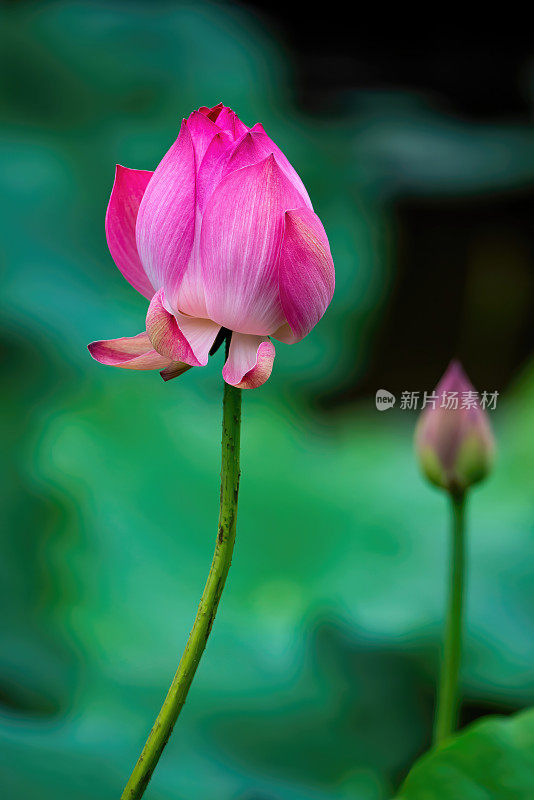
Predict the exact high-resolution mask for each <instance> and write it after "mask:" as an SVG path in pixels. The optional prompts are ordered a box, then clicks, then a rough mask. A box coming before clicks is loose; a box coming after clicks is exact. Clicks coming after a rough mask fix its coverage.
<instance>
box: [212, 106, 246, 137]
mask: <svg viewBox="0 0 534 800" xmlns="http://www.w3.org/2000/svg"><path fill="white" fill-rule="evenodd" d="M217 125H218V126H219V128H222V130H223V131H228V133H230V134H231V135H232V138H233V139H239V138H240V137H241V136H243V134H244V133H246V132H247V131H248V128H247V126H246V125H245V124H244V123H243V122H241V120H240V119H239V117H238V116H237V114H236V113H235V112H234V111H232V109H231V108H228V106H223V107H222V109H221V111H220V113H219V115H218V116H217Z"/></svg>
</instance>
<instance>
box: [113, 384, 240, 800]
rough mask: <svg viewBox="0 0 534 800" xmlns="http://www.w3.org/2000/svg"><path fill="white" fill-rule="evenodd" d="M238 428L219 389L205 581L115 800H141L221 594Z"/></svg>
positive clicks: (234, 400) (233, 409) (230, 542)
mask: <svg viewBox="0 0 534 800" xmlns="http://www.w3.org/2000/svg"><path fill="white" fill-rule="evenodd" d="M240 427H241V389H236V388H235V387H234V386H229V385H228V384H227V383H225V384H224V399H223V428H222V467H221V508H220V514H219V529H218V532H217V541H216V544H215V553H214V555H213V561H212V564H211V569H210V572H209V575H208V580H207V582H206V586H205V588H204V592H203V594H202V598H201V600H200V605H199V607H198V611H197V615H196V618H195V622H194V624H193V628H192V629H191V633H190V634H189V639H188V641H187V645H186V647H185V650H184V653H183V655H182V659H181V661H180V664H179V665H178V669H177V671H176V675H175V676H174V679H173V681H172V683H171V687H170V689H169V691H168V694H167V697H166V698H165V702H164V703H163V706H162V708H161V711H160V712H159V714H158V717H157V719H156V721H155V723H154V727H153V728H152V730H151V731H150V734H149V737H148V739H147V741H146V744H145V746H144V748H143V751H142V753H141V755H140V756H139V760H138V761H137V764H136V765H135V767H134V770H133V772H132V774H131V776H130V780H129V781H128V783H127V784H126V788H125V789H124V792H123V793H122V796H121V800H138V798H140V797H142V796H143V794H144V791H145V789H146V787H147V785H148V782H149V780H150V778H151V777H152V773H153V772H154V769H155V768H156V765H157V763H158V761H159V758H160V756H161V754H162V752H163V748H164V747H165V745H166V744H167V742H168V740H169V737H170V735H171V733H172V729H173V727H174V724H175V722H176V720H177V719H178V715H179V714H180V711H181V710H182V706H183V705H184V703H185V699H186V697H187V693H188V691H189V687H190V686H191V683H192V681H193V678H194V677H195V672H196V670H197V667H198V665H199V662H200V659H201V657H202V653H203V652H204V649H205V647H206V643H207V641H208V636H209V635H210V631H211V627H212V625H213V620H214V619H215V614H216V613H217V606H218V605H219V600H220V599H221V594H222V591H223V589H224V584H225V581H226V576H227V575H228V570H229V569H230V564H231V561H232V552H233V549H234V542H235V531H236V520H237V495H238V491H239V474H240V473H239V443H240Z"/></svg>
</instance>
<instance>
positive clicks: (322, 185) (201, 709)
mask: <svg viewBox="0 0 534 800" xmlns="http://www.w3.org/2000/svg"><path fill="white" fill-rule="evenodd" d="M1 13H2V19H1V37H2V42H1V54H0V57H1V61H2V70H1V106H2V112H3V113H2V119H3V123H2V133H1V146H0V180H1V185H2V191H1V194H0V204H1V207H2V212H1V215H0V224H1V226H2V236H1V241H2V251H3V255H2V269H3V274H2V281H3V305H2V309H3V315H2V316H3V320H2V334H3V335H2V344H3V348H2V351H3V358H2V370H3V392H2V396H1V401H0V402H1V406H2V434H3V446H2V456H3V470H4V472H3V479H2V488H3V492H2V495H3V504H4V508H3V520H4V523H3V525H2V535H1V538H0V548H1V549H0V570H1V578H0V603H1V625H0V740H1V743H0V789H1V791H0V793H1V796H2V798H6V800H26V799H27V798H30V797H39V798H40V799H41V800H48V799H49V798H50V799H51V798H54V800H56V799H57V798H59V797H68V798H70V800H86V799H87V800H89V798H97V797H98V798H116V797H118V796H119V794H120V791H121V789H122V787H123V784H124V782H125V779H126V777H127V775H128V774H129V771H130V769H131V767H132V766H133V763H134V761H135V759H136V757H137V755H138V752H139V750H140V747H141V746H142V744H143V742H144V739H145V737H146V734H147V733H148V730H149V728H150V725H151V724H152V721H153V719H154V716H155V713H156V712H157V710H158V709H159V706H160V704H161V701H162V699H163V696H164V694H165V692H166V689H167V687H168V684H169V682H170V680H171V677H172V675H173V673H174V669H175V667H176V665H177V663H178V659H179V655H180V653H181V650H182V648H183V645H184V643H185V639H186V636H187V633H188V630H189V628H190V625H191V623H192V620H193V617H194V613H195V610H196V605H197V602H198V599H199V596H200V592H201V590H202V587H203V584H204V580H205V576H206V573H207V569H208V566H209V563H210V560H211V555H212V548H213V542H214V535H215V525H216V517H217V512H218V493H219V486H218V472H219V442H220V400H221V377H220V368H221V366H222V365H221V355H220V354H218V355H217V356H216V357H215V358H214V359H212V360H211V361H210V364H209V365H208V367H207V368H206V369H203V370H200V369H199V370H191V371H190V372H189V373H187V374H186V375H185V376H183V377H182V378H181V379H178V380H176V381H173V382H171V383H169V384H164V383H163V382H162V381H161V380H160V378H159V376H158V374H157V373H133V372H126V371H121V370H113V369H108V368H105V367H102V366H100V365H98V364H96V363H95V362H93V361H92V360H91V359H90V357H89V355H88V353H87V350H86V344H87V343H88V342H89V341H91V340H93V339H99V338H108V337H116V336H123V335H132V334H135V333H137V332H138V331H139V330H141V329H142V327H143V320H144V314H145V306H146V303H145V301H144V299H143V298H142V297H141V296H139V295H137V294H136V293H135V292H134V291H133V290H132V289H131V288H130V287H129V286H128V285H127V284H126V282H125V281H124V280H123V278H122V277H121V275H120V273H119V272H118V270H117V269H116V268H115V266H114V264H113V262H112V260H111V257H110V255H109V253H108V251H107V247H106V242H105V236H104V213H105V208H106V204H107V199H108V196H109V192H110V189H111V185H112V180H113V172H114V166H115V163H116V162H119V163H122V164H125V165H127V166H130V167H135V168H144V169H153V168H154V167H155V165H156V164H157V163H158V161H159V160H160V158H161V156H162V154H163V153H164V151H165V150H166V149H167V148H168V146H169V145H170V143H171V142H172V140H173V139H174V137H175V135H176V132H177V130H178V126H179V122H180V119H181V118H182V117H183V116H187V114H188V113H189V112H190V110H191V109H193V108H195V107H198V106H199V105H204V104H206V105H212V104H215V103H217V102H218V101H219V100H222V101H224V103H226V104H228V105H230V106H232V107H233V108H234V109H235V110H236V111H237V112H238V113H239V115H240V116H241V117H242V118H243V119H244V120H245V121H246V122H247V123H249V124H253V123H254V122H256V121H261V122H262V123H263V124H264V126H265V128H266V129H267V131H268V132H269V133H270V134H271V135H272V137H273V138H274V139H275V140H276V141H277V142H278V143H279V145H280V146H281V147H282V148H283V150H284V151H285V152H286V154H287V155H288V157H289V158H290V160H291V161H292V163H293V164H294V165H295V167H296V169H297V170H298V171H299V173H300V174H301V176H302V178H303V180H304V182H305V183H306V185H307V187H308V189H309V191H310V195H311V197H312V200H313V202H314V205H315V208H316V210H317V211H318V213H319V214H320V216H321V218H322V219H323V221H324V224H325V227H326V230H327V232H328V234H329V237H330V241H331V245H332V251H333V254H334V260H335V263H336V269H337V291H336V295H335V297H334V301H333V303H332V306H331V308H330V309H329V311H328V313H327V314H326V316H325V318H324V320H323V321H322V322H321V323H320V325H319V326H318V327H317V328H316V329H315V330H314V331H313V333H312V334H311V335H310V336H309V337H308V338H307V339H306V340H305V341H304V342H303V343H302V344H300V345H299V346H298V347H286V346H284V345H282V344H280V345H277V358H276V361H275V368H274V372H273V376H272V378H271V379H270V381H269V382H268V383H267V384H266V385H265V386H264V387H263V388H262V389H261V390H259V391H254V392H249V393H246V394H245V396H244V433H243V453H242V467H243V475H242V483H241V498H240V518H239V525H238V539H237V546H236V551H235V556H234V563H233V566H232V570H231V573H230V578H229V583H228V586H227V589H226V592H225V595H224V597H223V602H222V606H221V610H220V613H219V616H218V618H217V622H216V624H215V627H214V631H213V635H212V638H211V640H210V643H209V645H208V649H207V653H206V656H205V658H204V661H203V662H202V665H201V667H200V669H199V672H198V675H197V678H196V681H195V683H194V685H193V688H192V690H191V692H190V696H189V699H188V702H187V705H186V707H185V709H184V711H183V714H182V716H181V719H180V722H179V724H178V726H177V728H176V731H175V733H174V735H173V737H172V739H171V741H170V743H169V746H168V748H167V750H166V752H165V755H164V757H163V758H162V760H161V763H160V765H159V767H158V770H157V772H156V774H155V777H154V779H153V781H152V783H151V784H150V788H149V790H148V791H147V794H146V796H147V798H150V799H151V800H175V799H176V798H188V800H201V799H202V800H206V799H208V800H209V798H218V799H220V800H226V799H227V798H228V799H230V798H239V800H300V799H301V798H302V799H303V798H307V799H308V800H309V799H311V798H313V800H322V799H323V798H330V799H331V800H334V798H337V800H342V799H344V798H351V799H352V800H386V799H387V798H389V797H391V795H392V794H393V792H394V791H395V789H396V788H397V787H398V785H399V782H400V781H401V780H402V778H403V776H404V775H405V774H406V771H407V769H408V768H409V766H410V764H411V763H412V762H413V760H414V759H415V758H416V757H417V756H418V755H419V754H420V753H421V752H423V751H424V750H425V748H426V747H427V746H428V744H429V741H430V733H431V725H432V711H433V700H434V685H435V680H436V670H437V659H438V652H439V641H440V635H441V629H442V621H443V620H442V617H443V601H444V588H445V571H446V564H447V550H448V547H447V545H448V537H447V533H448V530H447V527H448V517H447V507H446V502H445V499H444V498H443V497H442V496H441V495H440V494H439V493H438V492H436V491H434V490H432V489H431V488H429V487H428V486H427V485H425V484H424V483H423V481H422V479H421V478H420V476H419V474H418V471H417V467H416V464H415V462H414V457H413V452H412V435H413V428H414V424H415V421H416V413H415V412H411V411H400V410H398V408H397V410H394V411H388V412H385V413H378V412H377V411H376V410H375V407H374V393H375V391H376V390H377V389H379V388H386V389H389V390H390V391H393V392H395V393H396V394H397V395H398V394H399V393H400V392H401V391H402V390H405V389H407V390H414V391H415V390H420V391H423V390H430V389H432V388H433V386H434V385H435V383H436V382H437V380H438V379H439V377H440V375H441V373H442V372H443V371H444V369H445V367H446V365H447V362H448V360H449V359H450V358H451V357H452V356H460V357H461V358H462V360H463V362H464V366H465V368H466V370H467V372H468V373H469V374H470V376H471V378H472V380H473V381H474V382H475V384H476V385H477V387H478V388H479V389H480V390H482V389H487V390H491V391H493V390H498V391H499V392H500V397H499V402H498V405H497V411H496V412H494V413H492V422H493V424H494V426H495V430H496V434H497V437H498V443H499V458H498V463H497V467H496V469H495V472H494V474H493V475H492V477H491V478H490V480H488V481H487V483H486V484H484V486H483V487H481V488H480V489H478V490H477V491H476V492H474V493H473V496H472V502H471V504H470V508H469V523H470V531H469V561H470V572H469V595H468V607H467V612H468V620H467V631H466V647H465V663H464V670H463V678H462V693H463V700H464V709H463V721H464V722H467V721H469V720H472V719H475V718H476V717H478V716H481V715H483V714H484V713H487V712H489V711H498V712H500V713H510V712H512V711H514V710H517V709H521V708H523V707H526V706H528V705H529V704H532V702H533V700H534V636H533V633H534V625H533V620H534V583H533V580H532V574H533V566H532V565H533V561H532V558H533V555H534V537H533V535H532V534H533V527H534V526H533V518H534V515H533V510H534V509H533V494H532V476H533V473H534V454H533V443H534V442H533V439H534V360H533V358H532V341H531V339H530V335H531V325H532V318H533V317H532V311H533V283H534V278H533V262H534V234H533V232H532V219H533V212H534V190H533V188H532V187H533V180H534V132H533V128H532V126H531V124H530V119H531V118H532V107H533V104H532V86H534V82H532V81H531V80H530V78H531V77H532V72H531V65H532V63H533V62H532V55H533V54H534V46H533V47H532V48H531V49H532V52H531V53H530V56H529V51H528V50H524V49H521V47H518V46H517V47H515V49H514V51H513V52H514V55H513V58H512V56H511V55H510V53H511V50H510V52H509V51H508V50H507V47H506V44H505V43H503V41H501V49H500V50H499V49H497V50H495V49H492V46H491V43H488V46H487V48H486V50H484V48H483V47H482V50H481V48H480V46H479V47H478V49H476V48H475V53H474V55H473V57H472V58H471V59H470V58H469V47H468V42H467V41H466V42H463V43H462V42H459V43H458V42H456V44H455V45H454V46H451V47H450V48H449V51H450V52H449V51H448V50H447V49H446V47H445V45H444V42H445V44H446V37H445V36H444V37H443V41H442V40H439V41H433V40H432V38H431V37H428V40H427V41H426V44H425V45H421V47H420V49H419V50H417V49H416V50H415V51H414V52H411V51H410V52H408V50H409V47H410V43H409V42H408V43H407V44H406V48H407V52H406V53H404V51H402V49H399V44H398V42H397V44H396V45H395V46H392V47H391V48H390V49H388V40H387V37H385V38H384V37H381V36H380V35H379V32H378V31H374V32H373V36H371V37H370V38H369V39H366V38H365V37H366V31H365V29H364V30H363V31H362V30H361V29H359V31H358V32H354V31H352V32H351V31H348V30H347V25H346V24H345V23H343V20H340V19H339V18H337V19H336V21H332V20H329V19H326V20H325V19H324V17H321V18H320V19H318V18H315V17H314V18H313V19H307V20H306V21H304V22H302V20H301V21H300V22H297V21H296V13H297V12H296V10H291V9H288V8H286V9H285V12H283V11H280V10H279V9H277V8H276V6H273V7H272V8H270V11H268V12H267V11H266V10H265V8H262V7H261V4H256V5H255V6H247V7H238V6H230V5H226V4H207V3H195V4H180V3H148V2H147V3H144V4H143V3H133V2H131V3H120V2H99V3H89V2H85V3H82V2H71V3H66V2H59V3H31V4H30V3H23V2H20V3H14V4H4V5H3V7H2V12H1ZM292 14H294V15H295V18H293V17H292V16H291V15H292ZM336 26H337V27H336ZM351 37H352V38H351ZM375 39H376V41H375ZM377 42H379V44H378V45H377ZM479 44H480V43H479ZM364 45H366V46H364ZM440 46H441V48H442V49H441V50H440ZM443 48H445V49H443ZM440 53H442V55H443V54H445V55H446V54H447V53H449V61H447V60H446V59H445V60H442V61H439V58H440ZM481 53H482V56H483V55H484V54H485V55H486V61H484V59H482V66H481V64H480V58H481ZM451 54H452V55H451ZM529 58H530V60H529ZM451 59H452V60H451ZM455 59H456V60H455ZM499 59H500V61H499ZM514 59H515V60H514ZM495 62H496V63H495ZM436 63H439V68H437V67H436ZM490 63H491V64H492V65H493V67H492V68H488V71H487V72H486V73H484V64H486V65H488V64H490ZM529 64H530V71H529ZM499 65H500V70H499V69H498V67H499ZM514 65H515V67H514ZM484 75H485V77H484ZM477 76H478V77H477ZM434 78H436V80H434ZM437 78H439V80H437ZM433 80H434V82H433ZM514 81H515V82H514ZM455 87H456V90H455Z"/></svg>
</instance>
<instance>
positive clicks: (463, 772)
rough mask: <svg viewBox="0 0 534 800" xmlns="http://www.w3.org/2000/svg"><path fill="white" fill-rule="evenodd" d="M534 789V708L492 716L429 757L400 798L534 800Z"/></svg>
mask: <svg viewBox="0 0 534 800" xmlns="http://www.w3.org/2000/svg"><path fill="white" fill-rule="evenodd" d="M533 791H534V710H530V711H525V712H523V713H522V714H518V715H517V716H515V717H512V718H511V719H503V718H499V717H490V718H488V719H485V720H483V721H482V722H478V723H477V724H476V725H472V726H471V727H470V728H469V729H467V730H466V731H465V732H464V733H461V734H460V735H459V736H457V737H456V738H455V739H454V740H453V741H451V742H450V743H448V744H446V745H445V746H444V747H441V748H440V749H439V750H437V751H434V752H432V753H430V754H429V755H427V756H424V757H423V758H422V759H421V761H420V762H419V763H418V764H416V766H415V767H414V769H413V770H412V772H411V773H410V775H409V777H408V779H407V781H406V783H405V785H404V786H403V788H402V791H401V793H400V795H399V800H401V798H404V800H449V798H451V797H461V798H462V800H479V798H481V797H495V798H499V800H530V798H531V797H532V793H533Z"/></svg>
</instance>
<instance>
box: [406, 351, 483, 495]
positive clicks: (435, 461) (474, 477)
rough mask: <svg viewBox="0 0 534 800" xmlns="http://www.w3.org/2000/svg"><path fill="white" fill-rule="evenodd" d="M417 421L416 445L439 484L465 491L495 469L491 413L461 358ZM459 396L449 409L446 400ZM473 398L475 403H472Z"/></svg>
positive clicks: (425, 468) (430, 476)
mask: <svg viewBox="0 0 534 800" xmlns="http://www.w3.org/2000/svg"><path fill="white" fill-rule="evenodd" d="M434 394H435V395H436V396H437V398H438V400H437V403H436V407H435V408H434V407H433V406H432V405H429V406H427V407H426V408H425V410H424V411H423V413H422V414H421V416H420V418H419V421H418V423H417V429H416V434H415V446H416V451H417V455H418V457H419V462H420V464H421V468H422V470H423V472H424V474H425V475H426V477H427V478H428V479H429V480H430V481H431V482H432V483H434V484H435V485H436V486H440V487H441V488H443V489H447V491H449V492H453V493H458V492H464V491H465V490H466V489H467V488H469V486H472V485H473V484H474V483H478V482H479V481H481V480H482V479H483V478H485V477H486V475H487V474H488V472H489V471H490V469H491V466H492V463H493V457H494V452H495V442H494V439H493V434H492V432H491V427H490V423H489V418H488V414H487V412H486V411H485V410H484V409H483V408H481V407H480V405H479V402H478V399H477V397H478V393H477V392H476V391H475V389H474V388H473V385H472V384H471V382H470V380H469V378H468V377H467V375H466V374H465V372H464V371H463V369H462V366H461V364H460V363H459V362H458V361H452V362H451V364H450V365H449V367H448V369H447V371H446V372H445V374H444V375H443V377H442V379H441V381H440V382H439V384H438V385H437V387H436V390H435V392H434ZM449 397H455V398H456V402H457V407H455V405H456V403H454V405H453V407H451V408H447V406H446V404H443V400H444V399H445V400H446V399H447V398H449ZM470 399H471V400H472V402H470Z"/></svg>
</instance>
